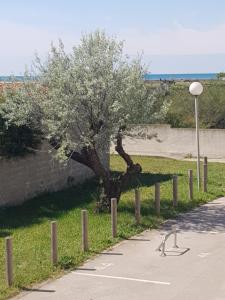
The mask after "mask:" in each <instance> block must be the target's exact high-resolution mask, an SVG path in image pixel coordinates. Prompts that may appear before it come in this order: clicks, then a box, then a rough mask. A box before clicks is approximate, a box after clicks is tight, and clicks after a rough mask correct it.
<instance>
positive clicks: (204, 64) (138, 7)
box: [0, 0, 225, 75]
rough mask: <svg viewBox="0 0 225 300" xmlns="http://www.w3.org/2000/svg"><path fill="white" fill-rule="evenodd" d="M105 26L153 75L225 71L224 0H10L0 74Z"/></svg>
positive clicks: (3, 14) (1, 17)
mask: <svg viewBox="0 0 225 300" xmlns="http://www.w3.org/2000/svg"><path fill="white" fill-rule="evenodd" d="M95 29H104V30H105V31H106V32H107V33H108V34H110V35H112V34H113V35H116V36H117V38H118V39H119V40H124V41H125V52H126V53H127V54H129V55H131V56H133V55H135V54H136V53H137V52H139V53H140V52H142V51H143V53H144V60H145V62H146V63H147V64H149V69H150V71H151V72H152V73H192V72H198V73H201V72H220V71H224V70H225V1H224V0H215V1H209V0H205V1H203V0H198V1H197V0H195V1H193V0H189V1H182V0H180V1H177V0H170V1H166V0H164V1H163V0H161V1H156V0H154V1H152V0H139V1H137V0H129V1H128V0H120V1H118V0H111V1H106V0H105V1H102V0H93V1H90V0H82V1H76V0H74V1H72V0H64V1H57V0H55V1H53V0H45V1H44V0H36V1H33V0H29V1H28V0H27V1H24V0H20V1H18V0H17V1H16V0H10V1H1V6H0V36H1V43H0V74H1V75H7V74H12V73H13V74H15V75H17V74H22V73H23V71H24V68H25V65H28V66H29V65H30V64H31V61H32V58H33V57H34V53H35V52H38V53H39V55H40V56H43V57H44V55H45V54H46V53H47V52H48V49H49V47H50V43H51V41H53V42H55V43H56V42H57V39H58V38H61V39H62V40H63V41H64V44H65V46H66V49H67V51H70V49H71V47H72V46H73V45H76V44H77V43H79V39H80V36H81V34H82V32H90V31H93V30H95Z"/></svg>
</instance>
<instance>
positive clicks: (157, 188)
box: [155, 182, 160, 216]
mask: <svg viewBox="0 0 225 300" xmlns="http://www.w3.org/2000/svg"><path fill="white" fill-rule="evenodd" d="M155 210H156V214H157V216H159V215H160V183H159V182H157V183H156V184H155Z"/></svg>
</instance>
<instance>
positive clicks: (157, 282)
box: [73, 272, 171, 285]
mask: <svg viewBox="0 0 225 300" xmlns="http://www.w3.org/2000/svg"><path fill="white" fill-rule="evenodd" d="M73 274H75V275H81V276H89V277H101V278H108V279H119V280H128V281H136V282H144V283H152V284H161V285H170V284H171V283H170V282H164V281H156V280H146V279H138V278H130V277H120V276H109V275H100V274H90V273H79V272H73Z"/></svg>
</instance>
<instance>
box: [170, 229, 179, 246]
mask: <svg viewBox="0 0 225 300" xmlns="http://www.w3.org/2000/svg"><path fill="white" fill-rule="evenodd" d="M172 231H173V234H174V245H173V248H179V247H178V246H177V226H176V225H173V226H172Z"/></svg>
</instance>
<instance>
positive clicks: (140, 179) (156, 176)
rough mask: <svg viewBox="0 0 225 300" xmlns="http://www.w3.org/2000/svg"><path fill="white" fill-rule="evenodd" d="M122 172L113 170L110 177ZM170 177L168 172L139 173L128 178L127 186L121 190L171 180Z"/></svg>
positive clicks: (116, 176) (124, 190) (117, 175)
mask: <svg viewBox="0 0 225 300" xmlns="http://www.w3.org/2000/svg"><path fill="white" fill-rule="evenodd" d="M122 174H123V172H117V171H114V172H113V173H112V177H113V178H115V179H116V178H118V177H119V176H120V175H122ZM176 175H178V176H183V174H176ZM172 177H173V175H172V174H169V173H166V174H161V173H140V174H138V175H137V176H136V177H134V178H132V179H131V180H130V183H129V184H128V186H126V187H125V188H124V189H123V192H126V191H128V190H131V189H135V188H138V187H142V186H152V185H154V184H155V183H157V182H159V183H160V182H165V181H168V180H171V179H172Z"/></svg>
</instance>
